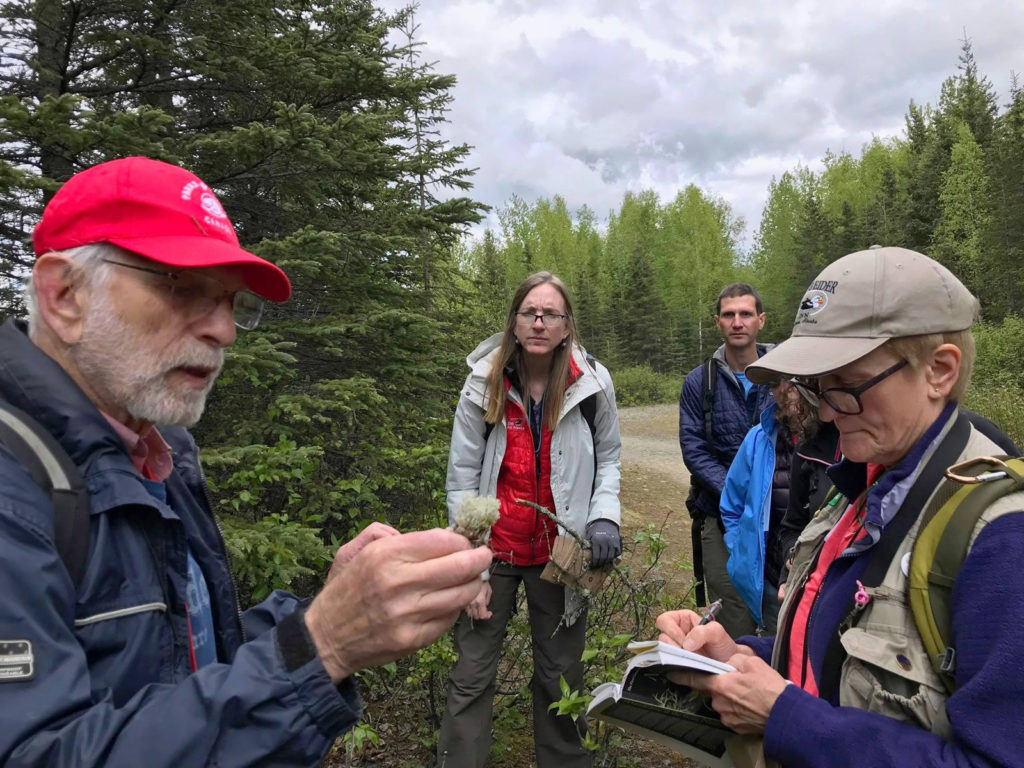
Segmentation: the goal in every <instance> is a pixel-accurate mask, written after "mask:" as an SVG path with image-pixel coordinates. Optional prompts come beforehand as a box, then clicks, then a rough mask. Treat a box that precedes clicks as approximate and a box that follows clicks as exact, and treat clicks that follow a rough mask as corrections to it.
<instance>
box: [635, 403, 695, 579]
mask: <svg viewBox="0 0 1024 768" xmlns="http://www.w3.org/2000/svg"><path fill="white" fill-rule="evenodd" d="M619 424H620V427H621V431H622V491H621V494H620V499H621V501H622V522H623V533H624V534H625V535H624V537H623V538H624V539H625V540H626V541H631V540H632V538H633V534H634V532H636V531H637V530H642V529H644V528H646V527H647V526H648V525H654V526H655V527H656V528H658V529H660V530H661V533H662V535H663V536H664V537H665V543H666V550H665V555H664V556H663V560H662V562H663V563H664V564H665V565H666V566H668V567H667V568H666V569H665V575H666V577H667V578H668V579H669V585H668V590H669V592H670V593H674V594H679V595H682V594H685V593H686V591H687V590H688V589H689V588H690V583H691V581H692V579H691V572H690V565H689V564H690V562H691V559H692V552H691V547H690V517H689V515H688V513H687V512H686V506H685V501H686V494H687V493H688V492H689V490H690V475H689V473H688V472H687V471H686V467H685V466H684V465H683V458H682V454H681V453H680V451H679V408H678V406H676V405H675V404H670V405H649V406H640V407H635V408H620V409H619Z"/></svg>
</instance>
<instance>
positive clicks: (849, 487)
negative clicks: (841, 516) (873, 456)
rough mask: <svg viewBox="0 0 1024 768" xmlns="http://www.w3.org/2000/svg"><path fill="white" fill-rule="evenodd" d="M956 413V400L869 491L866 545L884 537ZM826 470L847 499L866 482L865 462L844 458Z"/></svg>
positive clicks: (864, 543) (862, 487)
mask: <svg viewBox="0 0 1024 768" xmlns="http://www.w3.org/2000/svg"><path fill="white" fill-rule="evenodd" d="M955 416H956V403H947V404H946V407H945V408H943V410H942V413H941V414H939V417H938V418H937V419H936V420H935V421H934V422H933V423H932V425H931V426H930V427H928V429H926V430H925V433H924V434H923V435H922V436H921V437H920V438H919V439H918V441H917V442H916V443H914V445H913V447H912V448H911V449H910V451H909V452H908V453H907V455H906V456H904V457H903V458H902V459H901V460H900V461H899V462H897V463H896V464H895V465H893V466H892V467H890V468H889V469H888V471H886V472H885V474H883V475H882V477H881V478H880V479H879V480H878V482H877V485H875V487H874V488H872V489H871V491H870V492H869V493H868V498H867V514H866V515H865V517H864V528H865V529H866V530H867V532H868V534H869V540H867V541H864V542H863V546H871V545H872V544H873V543H875V542H877V541H878V540H879V538H881V535H882V530H883V529H884V528H885V526H886V525H887V524H888V523H889V521H890V520H891V519H892V518H893V517H894V516H895V514H896V512H897V511H899V508H900V505H902V504H903V501H904V500H905V499H906V497H907V494H908V493H909V492H910V488H911V486H913V484H914V481H915V480H916V479H917V476H918V474H919V473H920V471H921V469H923V466H924V463H925V461H926V459H927V457H928V456H930V455H931V453H932V452H933V451H934V449H935V448H936V447H937V446H938V444H939V441H940V440H941V439H942V438H944V437H945V435H946V433H947V432H948V431H949V427H950V426H951V425H952V418H951V417H955ZM826 471H827V474H828V476H829V477H830V478H831V479H832V482H834V483H835V484H836V488H837V489H838V490H839V491H840V492H841V493H842V494H843V496H845V497H846V498H847V499H855V498H857V496H858V495H859V494H860V493H861V492H862V491H863V490H864V488H865V487H866V485H867V464H866V463H862V462H855V461H850V460H849V459H843V460H842V461H840V462H839V463H838V464H834V465H833V466H831V467H829V468H828V470H826Z"/></svg>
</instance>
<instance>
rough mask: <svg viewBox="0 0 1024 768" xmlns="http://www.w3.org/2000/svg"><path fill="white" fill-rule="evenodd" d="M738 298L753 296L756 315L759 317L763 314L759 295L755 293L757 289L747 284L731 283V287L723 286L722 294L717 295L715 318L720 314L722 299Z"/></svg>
mask: <svg viewBox="0 0 1024 768" xmlns="http://www.w3.org/2000/svg"><path fill="white" fill-rule="evenodd" d="M740 296H753V297H754V306H755V307H756V308H757V314H759V315H760V314H761V313H762V312H764V305H763V304H762V303H761V294H760V293H758V292H757V288H755V287H754V286H752V285H750V284H749V283H733V284H732V285H727V286H725V288H723V289H722V292H721V293H720V294H718V302H717V303H716V304H715V315H716V316H717V315H720V314H721V313H722V299H738V298H739V297H740Z"/></svg>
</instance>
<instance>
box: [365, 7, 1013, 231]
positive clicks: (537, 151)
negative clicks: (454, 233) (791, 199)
mask: <svg viewBox="0 0 1024 768" xmlns="http://www.w3.org/2000/svg"><path fill="white" fill-rule="evenodd" d="M378 3H379V4H380V5H381V7H384V8H391V9H393V8H397V7H402V6H404V5H406V4H407V3H405V2H399V1H393V0H378ZM416 21H417V22H418V23H419V25H420V35H419V37H420V39H421V40H423V41H424V42H425V47H424V51H423V55H424V58H425V59H426V60H428V61H436V62H437V66H436V69H437V71H438V72H445V73H452V74H455V75H456V76H457V77H458V85H457V86H456V89H455V91H454V95H455V102H454V105H453V109H452V112H451V115H450V118H451V125H450V126H449V130H450V136H449V137H450V138H451V139H452V140H454V141H457V142H466V143H468V144H471V145H473V146H474V150H473V153H472V156H471V159H470V163H471V165H473V166H475V167H477V168H478V169H479V170H478V171H477V175H476V178H475V183H476V187H475V190H474V197H476V199H478V200H481V201H483V202H485V203H488V204H490V205H493V206H498V207H500V206H501V205H503V204H504V203H505V202H506V201H507V200H508V199H509V198H510V197H511V196H512V195H513V194H515V195H518V196H520V197H522V198H524V199H526V200H530V201H532V200H535V199H536V198H538V197H551V196H553V195H556V194H558V195H562V196H563V197H564V198H565V199H566V201H567V203H568V205H569V207H570V209H576V208H578V207H579V206H582V205H587V206H589V207H590V208H592V209H593V210H594V211H595V212H597V214H598V216H599V217H601V218H602V219H604V218H606V217H607V214H608V212H609V211H611V210H614V209H617V208H618V206H619V204H620V202H621V200H622V196H623V194H624V193H625V192H626V191H628V190H640V189H654V190H656V191H657V192H658V193H659V195H661V197H662V199H663V200H668V199H671V198H672V197H673V196H674V195H675V193H676V192H677V191H678V190H680V189H682V188H684V187H685V186H686V185H687V184H690V183H694V184H697V185H698V186H699V187H701V188H702V189H704V190H706V191H708V192H710V193H712V194H715V195H717V196H720V197H722V198H724V199H725V200H726V201H728V202H729V204H730V205H731V206H732V207H733V210H734V212H735V213H736V214H738V215H739V216H742V217H743V218H744V219H745V221H746V223H747V241H748V242H749V240H750V238H751V237H752V234H753V232H754V231H755V230H756V228H757V225H758V222H759V220H760V215H761V209H762V207H763V206H764V202H765V197H766V194H767V188H768V183H769V181H770V180H771V178H772V177H773V176H778V175H780V174H781V173H782V172H783V171H785V170H788V169H792V168H794V167H795V166H796V165H797V164H798V163H804V164H807V165H810V166H811V167H815V168H817V167H820V159H821V157H822V155H823V154H824V153H825V151H826V150H829V149H831V150H833V151H842V150H848V151H850V152H853V153H855V154H856V153H859V151H860V149H861V147H862V146H863V145H864V143H865V142H867V141H870V139H871V138H872V136H881V137H888V136H894V135H899V134H901V132H902V129H903V116H904V114H905V112H906V108H907V105H908V103H909V101H910V100H911V99H913V100H915V101H916V102H918V103H925V102H928V103H932V104H934V103H936V102H937V100H938V95H939V87H940V85H941V83H942V81H943V79H944V78H946V77H947V76H949V75H951V74H953V73H954V72H955V69H956V66H957V56H958V54H959V47H960V40H961V39H962V38H963V36H964V34H965V31H966V34H967V36H968V37H969V38H970V39H971V41H972V43H973V45H974V52H975V56H976V58H977V60H978V64H979V68H980V70H981V72H982V73H983V74H985V75H987V76H988V77H989V79H990V80H991V81H992V83H993V85H994V86H995V87H996V89H997V91H998V93H999V95H1000V102H1001V103H1002V102H1005V100H1006V94H1007V93H1008V91H1009V84H1010V78H1011V73H1012V72H1020V73H1024V43H1022V41H1024V3H1021V2H1020V1H1019V0H1004V1H1003V2H986V1H985V0H973V1H972V2H963V0H887V1H885V2H877V1H876V0H861V2H858V3H845V2H838V1H835V0H833V1H832V2H825V1H824V0H819V1H810V2H808V1H802V0H784V1H779V2H753V0H736V1H730V0H718V1H717V2H715V1H714V0H705V1H704V2H698V1H696V0H631V1H630V0H422V2H421V3H420V4H419V10H418V11H417V14H416Z"/></svg>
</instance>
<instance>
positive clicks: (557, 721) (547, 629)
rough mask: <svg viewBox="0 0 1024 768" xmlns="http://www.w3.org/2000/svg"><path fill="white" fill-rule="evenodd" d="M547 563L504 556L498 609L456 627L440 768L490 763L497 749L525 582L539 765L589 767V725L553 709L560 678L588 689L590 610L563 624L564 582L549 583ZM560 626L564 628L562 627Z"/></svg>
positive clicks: (495, 581) (494, 603)
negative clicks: (503, 658)
mask: <svg viewBox="0 0 1024 768" xmlns="http://www.w3.org/2000/svg"><path fill="white" fill-rule="evenodd" d="M542 570H544V566H542V565H534V566H514V565H509V564H508V563H503V562H500V561H496V562H495V565H494V567H493V568H492V572H491V589H492V590H493V591H492V594H491V602H490V606H489V608H490V610H491V613H492V614H493V615H492V616H491V618H490V619H487V620H486V621H479V620H477V621H470V619H469V617H468V616H466V614H465V613H463V614H462V615H461V616H459V620H458V622H457V623H456V624H455V650H456V651H457V652H458V654H459V659H458V661H457V662H456V663H455V667H454V668H453V669H452V673H451V676H450V677H449V680H448V701H447V703H446V705H445V711H444V718H443V720H442V721H441V734H440V736H439V737H438V742H437V765H438V767H439V768H441V767H442V766H443V768H482V766H484V764H485V763H486V762H487V756H488V754H489V752H490V746H491V716H492V704H493V700H494V690H495V678H496V676H497V671H498V659H499V657H500V655H501V647H502V644H503V642H504V639H505V628H506V625H507V624H508V621H509V618H510V617H511V615H512V611H514V610H515V605H516V593H517V592H518V590H519V583H520V582H522V583H523V585H524V587H525V588H526V605H527V609H528V611H529V617H530V634H531V635H532V639H533V678H532V679H531V681H530V689H531V692H532V694H533V744H534V753H535V755H536V758H537V765H538V766H539V768H589V766H590V765H591V757H590V753H588V752H587V751H586V750H584V749H583V747H582V745H581V743H580V736H581V733H584V732H585V728H586V723H585V721H584V720H583V718H582V717H581V718H580V720H579V721H578V722H575V723H574V722H573V721H572V718H570V717H568V716H567V715H562V716H558V715H557V714H556V713H555V712H549V711H548V705H549V704H552V703H553V702H556V701H558V700H559V699H561V698H562V692H561V689H560V687H559V682H558V679H559V677H563V676H564V677H565V679H566V682H568V683H569V687H570V688H571V689H572V690H579V689H580V688H582V687H583V662H582V660H581V659H582V656H583V648H584V644H585V640H586V631H587V621H586V615H583V616H581V617H580V618H579V619H577V620H576V623H574V624H573V625H572V626H571V627H566V626H559V622H560V621H561V620H562V612H563V610H564V607H565V590H564V588H563V587H560V586H557V585H555V584H550V583H548V582H546V581H542V580H541V578H540V573H541V571H542ZM556 630H557V631H556Z"/></svg>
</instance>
